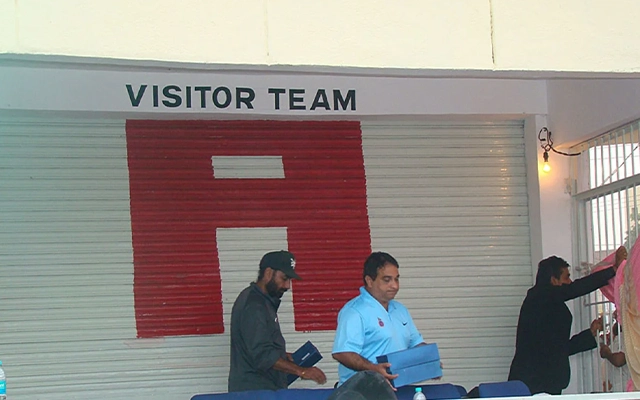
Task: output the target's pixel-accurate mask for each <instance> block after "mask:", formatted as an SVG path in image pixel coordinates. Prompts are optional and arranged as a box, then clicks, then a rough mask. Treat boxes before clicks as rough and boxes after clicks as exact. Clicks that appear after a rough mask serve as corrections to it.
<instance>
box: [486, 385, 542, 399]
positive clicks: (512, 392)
mask: <svg viewBox="0 0 640 400" xmlns="http://www.w3.org/2000/svg"><path fill="white" fill-rule="evenodd" d="M478 394H479V395H480V397H484V398H487V397H517V396H531V392H530V391H529V387H527V385H525V384H524V382H522V381H506V382H492V383H481V384H480V385H478Z"/></svg>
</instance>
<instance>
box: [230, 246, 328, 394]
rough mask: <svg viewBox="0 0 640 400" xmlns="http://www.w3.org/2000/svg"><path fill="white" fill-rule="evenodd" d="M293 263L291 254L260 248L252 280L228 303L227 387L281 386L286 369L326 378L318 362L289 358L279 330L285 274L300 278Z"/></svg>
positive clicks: (315, 378)
mask: <svg viewBox="0 0 640 400" xmlns="http://www.w3.org/2000/svg"><path fill="white" fill-rule="evenodd" d="M295 265H296V260H295V257H294V256H293V254H291V253H289V252H288V251H284V250H280V251H272V252H269V253H267V254H265V255H264V256H263V257H262V260H260V271H259V273H258V280H257V281H256V282H252V283H251V285H249V287H248V288H246V289H244V290H243V291H242V292H241V293H240V294H239V295H238V298H237V299H236V301H235V303H234V304H233V309H232V311H231V368H230V369H229V392H241V391H246V390H263V389H268V390H278V389H285V388H286V387H287V374H295V375H298V376H299V377H301V378H302V379H310V380H313V381H315V382H317V383H319V384H324V383H325V382H326V381H327V377H326V376H325V375H324V372H322V370H320V369H319V368H316V367H311V368H303V367H300V366H298V365H296V364H295V363H293V362H292V361H291V358H290V357H291V356H290V355H289V354H288V353H287V351H286V343H285V340H284V337H282V332H281V331H280V323H279V322H278V314H277V312H278V307H279V306H280V298H281V297H282V295H283V294H284V293H285V292H286V291H287V290H289V288H290V287H291V279H301V278H300V276H298V274H296V272H295Z"/></svg>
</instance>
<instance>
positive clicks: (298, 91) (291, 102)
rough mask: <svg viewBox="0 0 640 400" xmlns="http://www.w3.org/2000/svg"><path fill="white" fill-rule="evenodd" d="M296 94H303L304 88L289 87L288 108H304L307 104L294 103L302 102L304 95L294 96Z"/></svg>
mask: <svg viewBox="0 0 640 400" xmlns="http://www.w3.org/2000/svg"><path fill="white" fill-rule="evenodd" d="M297 94H304V89H289V110H306V109H307V106H305V105H304V104H301V105H297V104H296V103H300V102H304V97H296V95H297Z"/></svg>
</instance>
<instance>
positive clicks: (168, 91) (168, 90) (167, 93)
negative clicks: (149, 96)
mask: <svg viewBox="0 0 640 400" xmlns="http://www.w3.org/2000/svg"><path fill="white" fill-rule="evenodd" d="M173 91H175V92H181V91H182V89H180V87H179V86H176V85H169V86H165V87H164V89H162V94H163V95H164V97H166V98H168V99H171V101H170V100H162V104H164V106H165V107H169V108H176V107H180V105H181V104H182V97H180V95H179V94H177V93H173Z"/></svg>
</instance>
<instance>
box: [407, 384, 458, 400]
mask: <svg viewBox="0 0 640 400" xmlns="http://www.w3.org/2000/svg"><path fill="white" fill-rule="evenodd" d="M417 387H421V388H422V393H424V395H425V397H426V398H427V399H428V400H446V399H461V398H463V397H464V396H466V395H467V391H466V389H465V388H463V387H462V386H460V385H453V384H451V383H440V384H432V385H415V386H411V385H409V386H403V387H400V388H398V391H397V392H396V396H397V397H398V400H412V399H413V395H414V394H415V391H416V388H417Z"/></svg>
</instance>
